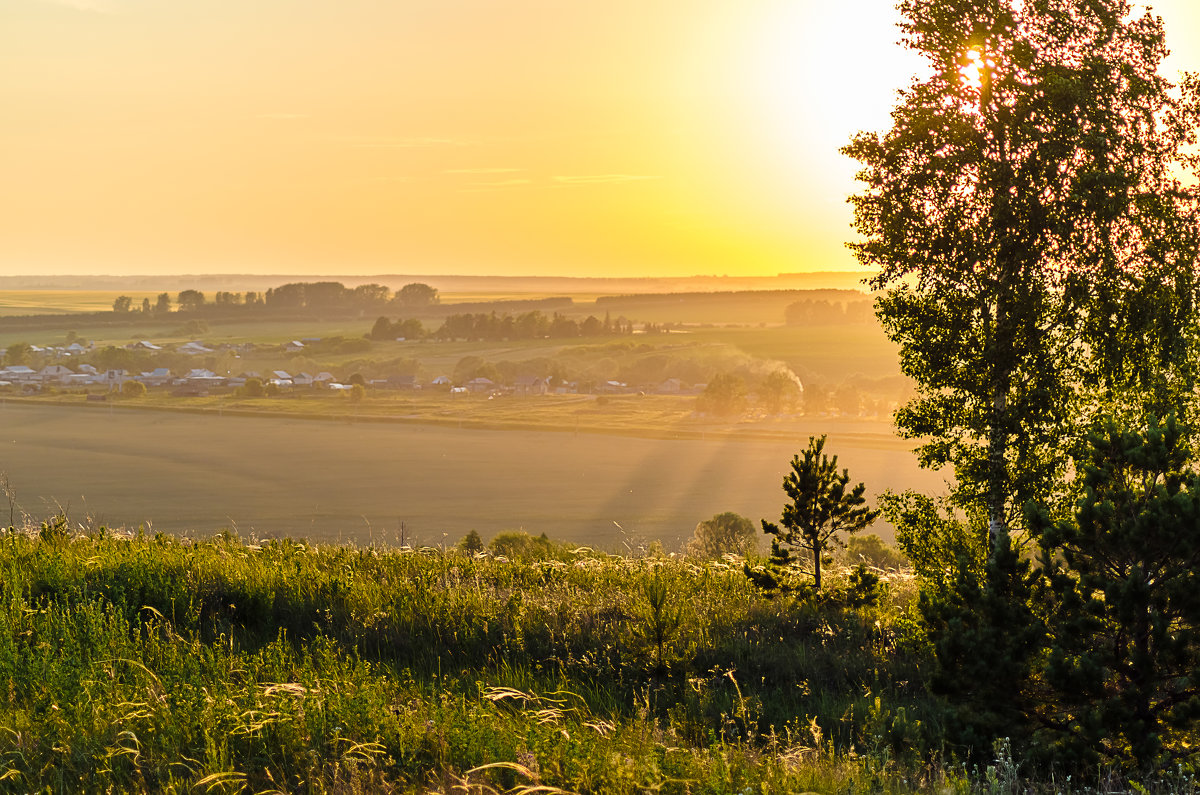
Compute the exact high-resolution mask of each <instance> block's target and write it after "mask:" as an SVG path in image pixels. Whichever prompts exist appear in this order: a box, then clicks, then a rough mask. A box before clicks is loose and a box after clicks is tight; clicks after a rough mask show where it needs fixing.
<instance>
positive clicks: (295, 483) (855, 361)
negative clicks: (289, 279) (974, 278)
mask: <svg viewBox="0 0 1200 795" xmlns="http://www.w3.org/2000/svg"><path fill="white" fill-rule="evenodd" d="M478 287H479V286H478V285H476V288H477V289H475V290H474V291H469V292H462V293H460V294H447V295H446V296H445V300H446V302H447V303H448V304H453V303H454V302H458V301H466V300H476V301H477V300H480V299H484V298H492V299H495V298H496V296H502V297H503V298H505V299H531V298H537V297H541V296H543V295H545V294H548V293H530V292H520V291H515V290H491V291H488V290H482V289H478ZM116 294H117V293H115V292H113V293H105V292H103V291H92V292H88V291H83V290H76V291H59V292H57V293H54V294H51V293H42V292H32V291H26V292H21V293H17V292H8V293H0V312H3V311H5V310H4V309H3V306H4V303H3V302H4V301H7V302H8V305H9V306H12V305H15V304H17V303H22V302H23V303H24V304H25V305H27V306H34V305H35V304H37V305H40V304H55V306H56V308H57V310H58V311H83V310H85V309H104V308H107V306H108V305H110V304H111V300H112V298H113V297H114V296H115V295H116ZM599 295H600V294H599V293H581V294H579V295H576V296H573V297H574V298H575V300H576V304H575V306H574V308H573V309H572V312H573V313H576V314H579V315H580V316H583V315H586V314H590V313H593V312H597V313H599V314H600V316H603V313H604V311H605V310H604V305H603V304H602V305H600V306H597V305H596V304H595V303H594V302H595V299H596V298H597V297H598V296H599ZM812 295H814V296H817V295H827V293H813V294H812ZM829 295H832V294H831V293H829ZM864 298H865V296H864ZM787 300H792V299H791V298H789V297H788V296H787V294H784V293H779V292H773V293H764V294H762V296H759V297H755V296H754V295H753V294H746V293H738V294H733V295H731V296H729V297H728V298H724V297H721V296H719V295H717V296H709V295H704V294H696V293H693V294H689V297H688V298H687V301H688V302H690V303H689V304H688V306H689V308H688V310H687V313H686V314H687V318H688V319H689V321H704V322H703V323H699V324H695V325H689V326H686V327H683V328H678V329H675V330H673V331H672V333H669V334H646V335H634V336H631V337H620V338H615V339H614V338H609V339H605V338H600V339H566V340H563V339H533V340H514V341H495V342H488V341H477V342H465V341H445V342H438V341H432V340H425V341H415V342H414V341H409V342H391V341H386V342H372V343H370V344H369V345H366V346H365V349H362V348H363V345H362V344H360V345H359V346H358V348H359V349H356V350H355V352H353V353H338V352H335V351H325V352H320V353H313V354H309V353H307V352H306V353H302V354H286V353H284V352H283V351H282V350H280V345H281V343H283V342H285V341H288V340H291V339H298V338H326V339H328V338H339V337H340V338H345V339H348V340H356V341H357V342H358V343H363V340H362V337H363V335H364V334H365V333H366V332H367V331H368V330H369V329H370V328H371V326H372V324H373V323H374V318H373V317H359V318H340V319H318V318H313V319H310V320H302V319H296V318H286V319H284V318H260V319H256V318H245V319H239V320H219V321H218V320H214V321H213V322H212V324H211V325H210V326H209V327H208V330H207V331H203V332H200V333H199V334H198V333H197V332H196V330H195V329H188V328H186V325H187V324H186V323H185V322H183V321H182V320H181V319H179V318H176V317H173V316H170V315H169V316H166V317H158V318H149V319H142V320H143V321H144V322H129V321H127V322H125V323H124V324H121V323H120V318H119V317H117V316H114V315H111V314H110V315H109V316H108V317H101V320H102V321H103V323H102V324H101V325H95V326H88V325H86V324H85V325H78V324H77V321H76V320H74V319H73V318H72V316H71V315H64V316H63V318H62V321H61V323H60V324H58V325H57V326H55V327H54V328H48V329H38V330H33V329H28V330H20V329H18V330H9V331H6V332H4V333H2V334H0V345H4V346H10V345H12V344H14V343H17V342H26V343H30V344H35V345H53V344H59V345H61V344H63V342H64V341H65V340H66V338H67V336H68V333H69V332H73V333H74V335H75V336H77V337H78V338H79V339H82V340H86V341H88V342H90V343H92V344H93V345H94V350H97V351H99V350H101V349H104V348H106V347H108V346H113V347H118V348H119V347H122V346H124V345H125V344H126V343H128V342H130V341H133V340H142V339H149V340H153V341H154V342H155V343H156V344H159V345H162V346H164V347H165V348H167V349H169V348H170V347H171V346H172V345H174V344H175V343H180V342H183V341H186V340H191V339H196V338H197V336H199V337H200V338H202V339H203V340H204V341H205V342H206V343H207V344H209V345H210V346H217V345H220V344H222V343H229V344H238V345H241V344H244V343H253V344H255V345H256V346H257V348H256V349H255V350H252V351H244V350H243V351H242V352H240V353H230V352H225V353H221V354H215V355H212V356H202V357H195V358H193V357H185V356H182V355H179V354H163V356H165V357H166V358H165V359H162V360H159V361H153V362H151V361H150V360H146V361H145V362H144V364H143V365H142V369H149V368H151V367H153V366H161V365H167V366H170V367H171V368H172V369H176V370H182V371H186V369H187V368H190V367H208V368H210V369H213V370H215V371H216V372H218V373H220V374H237V373H239V372H246V371H256V372H262V373H269V372H271V371H272V370H276V369H280V370H287V371H289V372H299V371H301V370H304V371H307V372H310V373H314V374H315V373H317V372H320V371H321V370H331V371H333V372H334V373H335V374H336V375H337V376H338V377H340V378H343V379H345V378H347V377H348V376H349V375H351V374H352V373H358V374H360V375H362V376H364V377H365V378H368V379H370V378H386V377H387V376H388V375H389V374H391V373H394V372H397V370H398V368H399V369H400V371H402V372H412V373H416V374H418V375H419V376H420V377H421V378H422V379H425V380H429V379H432V378H433V377H434V376H437V375H443V374H444V375H451V374H454V373H455V370H456V368H457V367H458V366H459V365H460V363H461V362H463V361H465V360H468V359H471V358H473V357H474V358H477V359H478V360H483V361H485V362H488V363H491V364H494V365H496V366H498V367H500V368H505V367H507V368H510V369H515V370H522V369H527V368H530V367H532V368H540V369H542V370H545V369H554V370H556V371H558V372H566V373H569V374H570V375H571V377H576V378H585V379H591V380H597V381H603V380H605V379H609V378H616V377H628V378H631V379H633V378H636V379H637V382H638V383H655V382H656V381H657V380H661V379H663V378H666V377H669V376H671V375H684V376H687V377H690V379H691V381H693V382H697V381H704V380H706V379H707V378H709V377H711V375H712V374H713V373H717V372H724V371H730V372H738V373H743V374H745V377H746V378H748V379H750V380H751V381H753V380H754V379H757V378H761V377H762V376H763V375H765V374H766V373H768V372H770V371H771V370H774V369H777V368H779V367H784V366H786V367H788V368H790V369H791V370H792V371H793V372H795V373H796V374H797V375H798V376H799V377H800V379H801V380H802V381H803V383H804V384H805V385H806V387H807V388H808V391H809V392H810V393H812V394H817V393H821V392H822V390H824V393H826V394H829V395H831V396H832V395H834V394H835V390H838V389H850V390H851V397H850V399H852V400H856V401H857V400H859V399H860V398H863V399H865V400H866V401H867V402H865V403H864V404H863V406H864V408H863V411H862V412H861V414H860V415H858V416H853V417H851V416H839V413H843V414H844V413H845V409H844V408H843V407H842V404H839V403H837V402H836V401H831V402H830V404H829V407H827V408H823V409H821V410H819V411H813V410H810V411H807V412H799V411H798V410H797V409H796V408H792V409H789V410H788V411H785V412H783V413H780V414H764V413H763V412H761V411H759V410H754V411H749V412H746V413H743V414H738V415H735V416H732V417H727V418H722V417H714V416H704V415H700V414H697V413H696V405H697V404H696V398H695V396H694V395H684V396H673V395H657V394H644V395H639V394H625V395H609V396H602V397H597V396H595V395H550V396H542V397H536V398H531V397H516V396H512V395H497V396H495V397H494V398H490V399H489V397H488V396H486V395H484V396H476V395H470V396H448V395H447V394H446V393H445V392H432V391H430V392H396V391H389V390H369V391H368V392H367V395H366V397H365V399H363V400H362V401H360V402H358V403H353V402H351V401H349V400H348V399H347V397H346V395H345V394H338V393H329V392H323V391H320V390H317V391H313V390H296V391H295V392H293V393H290V394H289V393H285V394H283V395H279V396H277V397H264V398H254V399H250V398H240V397H237V396H235V395H232V394H229V393H217V394H213V395H211V396H207V397H187V398H179V397H173V396H171V395H170V394H169V391H167V390H164V391H151V393H150V394H148V395H146V396H145V397H142V398H138V399H136V400H123V399H121V398H119V397H115V396H110V399H109V401H108V402H107V403H104V404H100V405H99V406H97V405H96V404H90V403H86V402H85V401H84V398H83V396H82V394H81V393H79V392H77V391H66V392H62V393H56V390H47V394H42V395H38V396H35V397H25V398H17V397H15V394H16V392H17V391H18V390H10V391H9V393H8V397H6V398H4V400H5V402H4V405H3V406H2V407H0V428H3V429H4V432H5V433H4V435H5V437H7V438H4V439H3V442H4V448H3V449H4V450H5V452H4V454H3V455H0V472H3V473H5V474H6V475H7V477H8V478H9V480H10V482H11V484H12V486H13V488H14V493H15V496H16V500H17V502H18V503H19V505H20V508H21V509H22V510H24V511H25V512H27V513H28V514H29V515H30V516H33V517H42V516H46V515H48V514H50V513H53V512H54V511H55V510H57V509H58V508H59V507H62V508H63V509H66V510H67V511H68V513H69V515H70V517H71V519H72V520H73V521H74V522H76V523H77V524H80V525H84V526H94V525H95V524H97V523H100V522H106V523H109V524H111V525H118V526H127V527H136V526H137V525H139V524H143V523H146V524H149V525H151V526H153V527H154V528H156V529H161V530H169V531H171V532H175V533H197V534H201V535H203V534H207V533H211V532H213V531H216V530H218V529H221V528H225V527H235V528H237V529H238V530H239V531H240V532H243V533H254V534H258V535H259V536H283V535H292V536H301V537H309V538H314V539H319V540H322V541H333V540H338V539H342V540H353V541H356V542H358V543H366V542H368V541H370V540H372V539H384V538H389V539H392V540H395V539H396V538H398V537H399V536H400V534H401V533H403V535H404V537H405V538H406V540H412V539H419V540H421V541H423V542H425V543H433V544H441V543H445V542H447V541H449V542H451V543H452V542H453V541H455V540H457V538H459V537H461V536H462V535H463V534H464V533H466V532H468V531H470V530H478V531H479V532H480V533H482V534H483V535H484V536H485V538H486V537H491V536H492V535H494V534H495V533H497V532H499V531H501V530H505V529H511V528H519V527H523V528H525V529H528V530H530V531H533V532H535V533H542V532H545V533H547V534H549V535H550V536H552V537H556V538H561V539H564V540H567V541H570V542H572V543H579V544H587V545H592V546H596V547H598V548H602V549H606V550H612V551H615V550H618V549H622V548H629V547H631V546H635V545H639V544H645V543H648V542H649V541H653V540H661V541H662V542H663V543H664V544H665V545H666V546H667V548H669V549H678V548H680V547H681V545H682V544H683V543H684V542H685V541H686V539H687V537H688V536H689V534H690V533H691V531H692V528H693V527H694V526H695V524H696V523H697V522H698V521H700V520H702V519H705V518H708V517H709V516H711V515H713V514H715V513H718V512H722V511H729V510H732V511H736V512H739V513H742V514H744V515H747V516H749V517H751V518H752V519H753V520H754V521H756V522H757V520H758V519H760V518H769V519H774V518H777V516H778V512H779V507H780V505H781V502H782V491H781V489H780V483H781V480H782V477H783V474H784V472H785V470H786V469H787V465H788V462H789V461H790V459H791V457H792V456H793V455H795V454H796V453H797V452H799V450H801V449H802V448H803V446H804V445H805V444H806V442H807V439H808V437H809V436H810V435H819V434H822V433H828V434H830V437H831V438H830V447H831V449H832V451H833V452H835V453H838V454H840V455H841V459H842V460H841V463H842V464H843V465H844V466H848V467H850V469H851V473H852V476H853V477H854V478H855V479H860V480H863V481H864V482H866V483H867V486H868V489H869V493H870V494H872V495H875V494H878V493H879V492H881V491H883V490H884V489H887V488H894V489H904V488H920V489H923V490H927V491H933V492H940V491H941V490H942V485H943V484H942V476H941V475H939V474H937V473H929V472H923V471H920V470H919V469H918V468H917V467H916V464H915V461H914V458H913V456H912V455H911V454H910V452H909V450H910V449H911V444H909V443H908V442H904V441H901V440H898V439H896V438H895V437H894V436H893V435H892V429H891V427H890V424H889V422H888V412H889V411H890V407H892V406H894V405H895V404H896V402H897V401H898V400H900V399H902V397H903V395H904V393H905V390H906V383H907V382H906V381H905V380H904V379H903V378H902V377H901V376H900V375H899V371H898V368H897V365H896V357H895V349H894V346H893V345H892V344H891V343H890V342H889V341H888V340H887V339H886V337H884V335H883V333H882V331H881V330H880V329H879V327H878V326H877V325H875V324H873V323H868V324H862V323H858V324H840V325H820V324H813V325H808V326H803V327H789V326H783V325H782V324H781V321H782V308H783V302H784V301H787ZM55 302H57V303H55ZM622 302H626V303H627V304H628V305H627V306H626V305H625V303H622ZM608 306H610V307H612V308H615V309H622V307H623V308H624V311H629V312H635V311H636V312H639V313H641V314H638V315H631V317H635V318H636V319H637V321H638V322H651V323H666V322H676V321H678V320H679V318H678V317H675V316H673V313H674V312H675V309H674V308H673V307H674V304H673V303H672V300H671V299H670V297H669V296H666V297H664V296H634V297H632V298H628V299H611V300H610V301H609V302H608ZM697 312H699V313H700V314H696V313H697ZM135 314H136V313H135ZM751 318H758V319H760V320H761V322H758V323H746V322H742V321H746V320H748V319H751ZM425 322H426V327H427V328H430V329H432V328H435V327H436V324H437V323H438V322H440V321H438V320H437V318H436V317H434V318H430V319H427V320H426V321H425ZM364 344H365V343H364ZM360 349H361V350H360ZM172 357H173V358H172ZM64 363H66V364H68V365H74V364H75V362H73V361H69V360H68V361H65V362H64ZM843 403H844V400H843ZM868 406H869V408H868ZM135 408H140V409H144V410H141V411H137V410H135ZM152 409H156V410H152ZM316 420H321V421H319V422H318V421H316ZM214 495H220V497H219V499H216V498H214ZM401 528H403V530H401ZM878 530H879V532H880V533H881V534H882V535H883V536H885V537H888V536H890V528H888V527H886V526H882V525H880V527H879V528H878Z"/></svg>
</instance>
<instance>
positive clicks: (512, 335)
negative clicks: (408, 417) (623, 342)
mask: <svg viewBox="0 0 1200 795" xmlns="http://www.w3.org/2000/svg"><path fill="white" fill-rule="evenodd" d="M632 333H633V323H632V322H630V321H628V320H626V319H625V318H623V317H621V318H617V319H615V320H614V319H613V318H612V317H610V316H609V315H608V314H605V316H604V320H600V319H598V318H596V317H594V316H592V315H588V316H587V317H586V318H584V319H583V320H575V319H574V318H571V317H568V316H566V315H563V314H561V313H559V312H555V313H553V314H551V315H547V314H546V313H545V312H542V311H541V310H538V309H535V310H532V311H530V312H522V313H521V314H518V315H513V314H511V313H506V314H503V315H501V314H498V313H496V312H490V313H484V312H479V313H474V314H472V313H462V314H455V315H450V316H449V317H447V318H446V319H445V320H444V321H442V325H441V326H439V327H438V328H437V329H435V330H434V331H432V332H429V331H427V330H426V329H425V327H424V325H423V324H422V323H421V321H420V320H417V319H416V318H408V319H403V318H397V319H396V320H394V321H393V320H388V318H387V317H383V316H381V317H380V318H379V319H378V320H376V321H375V325H374V326H372V327H371V330H370V331H369V332H367V336H368V337H369V338H370V339H373V340H391V339H398V338H403V339H424V338H426V337H432V338H433V339H437V340H467V341H469V342H476V341H481V340H489V341H496V340H532V339H547V338H553V339H565V338H572V337H606V336H617V335H626V334H632Z"/></svg>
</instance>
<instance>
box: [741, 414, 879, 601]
mask: <svg viewBox="0 0 1200 795" xmlns="http://www.w3.org/2000/svg"><path fill="white" fill-rule="evenodd" d="M824 451H825V437H824V436H821V437H820V438H817V437H809V440H808V449H807V450H805V451H804V457H803V458H801V457H800V456H794V457H793V458H792V471H791V472H789V473H788V474H787V475H786V476H785V477H784V479H783V490H784V492H785V493H786V494H787V496H788V499H789V500H790V502H789V503H788V504H787V505H785V506H783V516H782V517H781V519H780V523H779V524H778V525H776V524H774V523H772V522H768V521H767V520H765V519H764V520H763V522H762V528H763V532H765V533H767V534H768V535H773V536H775V538H774V539H773V540H772V541H771V559H770V566H771V568H772V569H775V570H776V571H786V570H787V569H790V568H796V567H799V568H803V566H804V560H803V558H808V560H809V561H810V563H809V568H808V573H809V574H811V575H812V578H813V587H814V588H815V589H817V590H820V589H821V566H822V564H823V563H826V562H827V560H826V557H827V554H828V551H829V548H830V547H831V546H833V545H840V546H845V542H843V541H842V539H841V538H840V535H839V534H841V533H856V532H858V531H859V530H862V529H863V528H864V527H866V526H868V525H869V524H871V522H873V521H875V518H876V517H877V516H878V515H879V512H878V511H874V510H871V509H870V508H868V507H867V505H866V502H867V500H866V498H865V497H863V492H864V491H865V490H866V486H865V485H864V484H862V483H859V484H858V485H856V486H853V487H851V488H849V489H847V486H849V483H850V472H849V470H846V469H843V470H842V471H841V472H838V468H837V464H838V458H837V456H836V455H835V456H834V457H833V458H830V457H828V456H827V455H825V452H824ZM800 551H802V553H803V554H802V555H801V554H798V552H800Z"/></svg>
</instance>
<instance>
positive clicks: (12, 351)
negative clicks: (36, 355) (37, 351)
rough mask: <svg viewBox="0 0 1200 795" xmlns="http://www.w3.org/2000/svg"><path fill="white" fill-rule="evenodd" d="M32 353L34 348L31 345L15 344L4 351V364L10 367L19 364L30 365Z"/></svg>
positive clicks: (24, 343) (25, 343)
mask: <svg viewBox="0 0 1200 795" xmlns="http://www.w3.org/2000/svg"><path fill="white" fill-rule="evenodd" d="M32 353H33V348H32V346H31V345H30V344H29V343H27V342H14V343H13V344H11V345H9V346H8V348H6V349H5V351H4V364H5V366H9V367H11V366H13V365H18V364H29V359H30V356H31V355H32Z"/></svg>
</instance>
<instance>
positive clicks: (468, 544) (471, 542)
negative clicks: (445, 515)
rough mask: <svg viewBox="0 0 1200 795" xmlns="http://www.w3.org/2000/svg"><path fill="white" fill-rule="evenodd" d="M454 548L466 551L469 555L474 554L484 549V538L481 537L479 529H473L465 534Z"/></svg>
mask: <svg viewBox="0 0 1200 795" xmlns="http://www.w3.org/2000/svg"><path fill="white" fill-rule="evenodd" d="M454 548H455V549H457V550H459V551H460V552H466V553H467V554H468V555H474V554H476V553H479V552H482V551H483V539H482V538H480V537H479V533H478V532H477V531H475V530H472V531H471V532H469V533H467V534H466V535H465V536H463V537H462V538H461V539H460V540H459V542H458V543H457V544H456V545H455V547H454Z"/></svg>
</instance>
